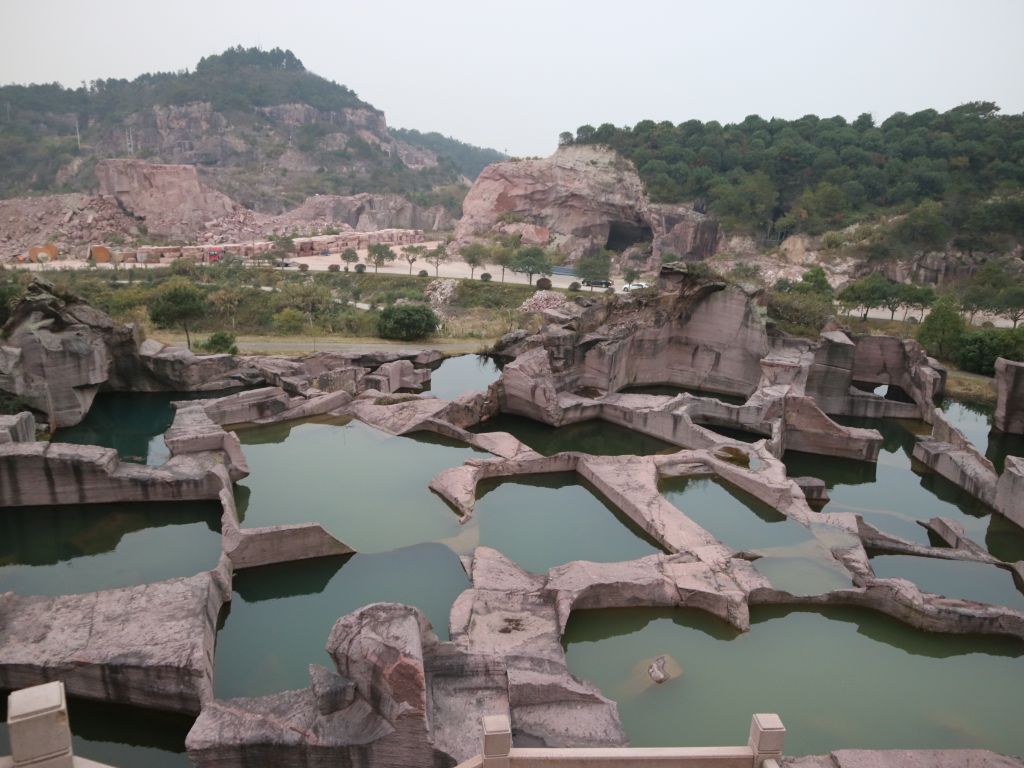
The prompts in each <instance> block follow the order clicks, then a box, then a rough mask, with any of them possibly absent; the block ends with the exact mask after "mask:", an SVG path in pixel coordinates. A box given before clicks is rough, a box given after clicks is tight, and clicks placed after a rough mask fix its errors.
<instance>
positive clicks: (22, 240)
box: [0, 193, 139, 262]
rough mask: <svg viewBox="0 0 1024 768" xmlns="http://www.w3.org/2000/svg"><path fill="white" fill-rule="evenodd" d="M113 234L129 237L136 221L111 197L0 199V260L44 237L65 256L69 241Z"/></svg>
mask: <svg viewBox="0 0 1024 768" xmlns="http://www.w3.org/2000/svg"><path fill="white" fill-rule="evenodd" d="M110 233H116V234H118V235H120V236H121V237H124V238H126V239H128V240H131V239H132V238H133V237H135V236H137V235H138V234H139V221H138V220H137V219H135V218H134V217H133V216H131V215H130V214H128V213H126V212H125V211H123V210H122V209H121V208H119V207H118V206H117V203H116V201H115V200H114V199H113V198H105V197H96V196H92V195H84V194H78V193H72V194H66V195H45V196H42V197H15V198H10V199H7V200H0V262H2V261H5V260H9V259H13V258H15V257H17V256H20V255H23V254H24V253H26V252H27V251H28V249H29V248H31V247H32V246H35V245H40V244H42V243H44V242H46V241H48V240H52V241H53V242H54V243H56V244H57V246H58V250H59V251H60V252H61V254H62V255H64V256H67V255H68V254H69V251H70V249H71V246H72V244H73V243H96V242H103V241H104V240H106V239H107V238H109V237H110Z"/></svg>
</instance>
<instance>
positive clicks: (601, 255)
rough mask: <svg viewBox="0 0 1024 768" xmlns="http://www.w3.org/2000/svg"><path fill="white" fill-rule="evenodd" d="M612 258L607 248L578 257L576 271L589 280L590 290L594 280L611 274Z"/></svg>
mask: <svg viewBox="0 0 1024 768" xmlns="http://www.w3.org/2000/svg"><path fill="white" fill-rule="evenodd" d="M611 270H612V260H611V252H610V251H607V250H602V251H597V252H596V253H591V254H587V255H586V256H583V257H581V258H580V262H579V264H577V265H576V273H577V274H578V275H579V276H580V277H582V278H584V279H585V280H588V281H589V282H590V284H591V285H590V290H591V291H593V290H594V285H593V281H594V280H607V279H608V275H610V274H611Z"/></svg>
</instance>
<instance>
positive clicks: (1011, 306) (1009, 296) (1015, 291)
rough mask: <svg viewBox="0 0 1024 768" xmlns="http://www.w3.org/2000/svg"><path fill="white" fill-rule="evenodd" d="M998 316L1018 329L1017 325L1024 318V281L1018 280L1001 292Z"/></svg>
mask: <svg viewBox="0 0 1024 768" xmlns="http://www.w3.org/2000/svg"><path fill="white" fill-rule="evenodd" d="M996 314H998V315H999V316H1000V317H1005V318H1006V319H1007V320H1009V321H1010V322H1011V323H1013V327H1014V328H1016V327H1017V323H1019V322H1020V321H1021V318H1024V281H1021V280H1020V279H1018V280H1017V281H1016V282H1015V283H1013V284H1010V285H1007V286H1006V287H1005V288H1003V289H1002V290H1001V291H1000V292H999V295H998V298H997V299H996Z"/></svg>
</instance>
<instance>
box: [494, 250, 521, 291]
mask: <svg viewBox="0 0 1024 768" xmlns="http://www.w3.org/2000/svg"><path fill="white" fill-rule="evenodd" d="M515 254H516V249H515V248H514V247H513V246H510V245H503V244H501V243H499V244H498V245H494V246H492V247H491V263H492V264H494V265H495V266H498V267H501V282H503V283H504V282H505V269H506V268H507V267H508V265H509V264H511V263H512V260H513V259H514V258H515Z"/></svg>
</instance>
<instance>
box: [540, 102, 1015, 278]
mask: <svg viewBox="0 0 1024 768" xmlns="http://www.w3.org/2000/svg"><path fill="white" fill-rule="evenodd" d="M560 143H561V144H563V145H564V144H601V145H606V146H608V147H610V148H612V149H614V150H615V151H617V152H618V153H619V154H621V155H622V156H624V157H626V158H628V159H629V160H631V161H632V162H633V163H634V165H635V166H636V168H637V171H638V173H639V174H640V177H641V179H642V180H643V182H644V184H645V186H646V189H647V192H648V194H649V195H650V197H651V199H652V200H654V201H656V202H670V203H675V202H681V201H695V206H696V207H698V209H700V210H707V211H708V212H709V213H711V214H713V215H714V216H716V217H717V218H718V219H719V220H720V221H721V223H722V225H723V228H724V230H725V231H726V232H727V233H729V234H732V235H747V236H749V237H751V238H753V239H755V240H756V241H757V243H758V244H759V245H760V246H762V247H767V248H771V247H773V246H774V245H775V244H777V243H780V242H782V241H784V240H785V238H786V237H788V236H790V235H794V234H804V235H808V236H814V239H815V240H816V241H819V242H820V244H821V246H822V247H823V248H824V249H825V250H843V249H846V250H850V249H855V250H856V251H857V254H856V255H858V256H859V257H862V258H865V259H867V260H869V261H882V262H890V261H893V260H897V261H898V260H900V259H906V258H909V257H914V256H919V255H920V254H922V253H926V252H929V251H943V250H949V249H953V250H956V251H959V252H963V253H967V254H970V255H973V254H974V253H975V252H980V253H985V254H1007V253H1016V254H1019V252H1020V248H1021V243H1022V242H1024V115H1003V114H1000V113H999V108H998V107H997V105H995V104H994V103H991V102H972V103H968V104H963V105H961V106H958V107H955V108H953V109H950V110H948V111H946V112H941V113H940V112H938V111H936V110H933V109H928V110H923V111H921V112H916V113H914V114H906V113H903V112H897V113H896V114H894V115H892V116H890V117H888V118H887V119H885V120H884V121H883V122H881V123H880V124H876V123H875V120H874V119H873V118H872V116H871V115H868V114H864V115H861V116H860V117H858V118H857V119H856V120H854V121H852V122H851V121H847V120H846V119H844V118H842V117H830V118H819V117H816V116H814V115H807V116H805V117H802V118H800V119H798V120H783V119H778V118H773V119H771V120H766V119H764V118H761V117H759V116H757V115H751V116H749V117H747V118H746V119H744V120H743V121H742V122H740V123H735V124H726V125H722V124H721V123H718V122H715V121H711V122H701V121H699V120H690V121H687V122H684V123H680V124H678V125H676V124H673V123H671V122H660V123H655V122H654V121H652V120H645V121H642V122H639V123H637V124H636V125H634V126H633V127H631V128H628V127H627V128H617V127H615V126H613V125H610V124H604V125H601V126H599V127H598V128H594V127H593V126H590V125H584V126H581V127H580V128H579V129H577V131H576V132H575V134H572V133H569V132H566V133H563V134H561V136H560ZM856 225H860V226H856ZM819 237H820V240H819Z"/></svg>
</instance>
